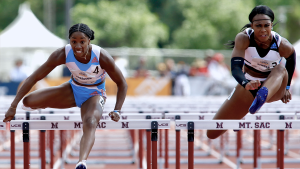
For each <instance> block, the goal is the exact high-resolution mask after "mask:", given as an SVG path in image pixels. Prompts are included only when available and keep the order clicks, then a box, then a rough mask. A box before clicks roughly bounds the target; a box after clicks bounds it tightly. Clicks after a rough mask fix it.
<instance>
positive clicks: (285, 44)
mask: <svg viewBox="0 0 300 169" xmlns="http://www.w3.org/2000/svg"><path fill="white" fill-rule="evenodd" d="M294 51H295V49H294V47H293V45H292V44H291V43H290V42H289V41H288V40H287V39H286V38H284V37H281V42H280V46H279V53H280V56H282V57H285V58H287V57H289V56H290V55H291V54H292V53H293V52H294Z"/></svg>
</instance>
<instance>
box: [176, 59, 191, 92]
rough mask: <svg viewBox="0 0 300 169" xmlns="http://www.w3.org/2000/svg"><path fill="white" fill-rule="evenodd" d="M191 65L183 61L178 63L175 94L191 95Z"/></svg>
mask: <svg viewBox="0 0 300 169" xmlns="http://www.w3.org/2000/svg"><path fill="white" fill-rule="evenodd" d="M188 72H189V67H188V66H187V65H186V64H185V63H184V62H183V61H180V62H179V63H178V73H177V76H176V78H175V84H174V95H176V96H190V95H191V87H190V82H189V79H188Z"/></svg>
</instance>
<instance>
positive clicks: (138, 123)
mask: <svg viewBox="0 0 300 169" xmlns="http://www.w3.org/2000/svg"><path fill="white" fill-rule="evenodd" d="M10 128H11V129H12V130H23V138H24V139H23V141H24V168H25V169H29V165H30V162H29V155H28V152H29V149H28V147H29V146H28V143H29V130H81V128H82V122H81V121H65V120H55V121H52V120H43V121H42V120H30V121H28V120H26V121H25V120H14V121H11V122H10ZM169 128H170V120H162V119H158V120H155V121H151V120H126V121H121V122H117V123H116V122H113V121H105V120H104V121H101V122H99V124H98V125H97V129H151V139H152V168H153V169H156V168H157V129H169ZM5 129H6V125H5V123H3V122H0V130H5ZM155 147H156V149H155ZM44 148H45V147H42V148H41V149H44ZM42 161H43V160H42ZM43 166H45V163H44V164H42V168H45V167H43Z"/></svg>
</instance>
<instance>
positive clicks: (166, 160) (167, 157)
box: [165, 129, 169, 169]
mask: <svg viewBox="0 0 300 169" xmlns="http://www.w3.org/2000/svg"><path fill="white" fill-rule="evenodd" d="M168 168H169V130H168V129H165V169H168Z"/></svg>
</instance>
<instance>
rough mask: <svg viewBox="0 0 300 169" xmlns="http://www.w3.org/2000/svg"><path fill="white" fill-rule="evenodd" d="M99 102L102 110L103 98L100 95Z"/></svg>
mask: <svg viewBox="0 0 300 169" xmlns="http://www.w3.org/2000/svg"><path fill="white" fill-rule="evenodd" d="M99 104H100V106H101V108H102V110H104V104H105V100H104V98H103V96H100V100H99Z"/></svg>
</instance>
